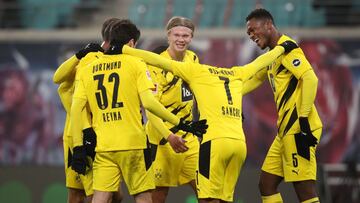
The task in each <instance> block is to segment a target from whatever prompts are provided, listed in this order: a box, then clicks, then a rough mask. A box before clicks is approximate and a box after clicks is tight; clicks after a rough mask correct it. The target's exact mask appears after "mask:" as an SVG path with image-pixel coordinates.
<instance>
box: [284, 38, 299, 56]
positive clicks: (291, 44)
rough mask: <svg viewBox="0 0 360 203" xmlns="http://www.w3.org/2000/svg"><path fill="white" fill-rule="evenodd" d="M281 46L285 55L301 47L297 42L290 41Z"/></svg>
mask: <svg viewBox="0 0 360 203" xmlns="http://www.w3.org/2000/svg"><path fill="white" fill-rule="evenodd" d="M280 46H282V47H284V49H285V52H284V53H285V54H287V53H289V52H291V51H292V50H293V49H296V48H299V46H298V45H297V44H296V43H295V42H293V41H290V40H287V41H285V42H283V43H281V44H280Z"/></svg>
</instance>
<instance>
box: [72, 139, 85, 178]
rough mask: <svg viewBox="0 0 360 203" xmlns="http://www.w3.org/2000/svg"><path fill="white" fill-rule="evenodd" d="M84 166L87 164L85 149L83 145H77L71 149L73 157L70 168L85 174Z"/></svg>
mask: <svg viewBox="0 0 360 203" xmlns="http://www.w3.org/2000/svg"><path fill="white" fill-rule="evenodd" d="M86 166H89V163H88V160H87V159H86V150H85V147H84V146H77V147H74V149H73V157H72V162H71V168H72V169H73V170H74V171H75V172H77V173H78V174H82V175H85V172H86Z"/></svg>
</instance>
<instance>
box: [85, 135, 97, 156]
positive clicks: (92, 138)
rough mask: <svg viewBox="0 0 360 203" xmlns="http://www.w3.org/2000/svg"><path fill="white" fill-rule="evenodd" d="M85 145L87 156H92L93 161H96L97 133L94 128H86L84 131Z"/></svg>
mask: <svg viewBox="0 0 360 203" xmlns="http://www.w3.org/2000/svg"><path fill="white" fill-rule="evenodd" d="M83 135H84V137H83V145H84V146H85V150H86V155H88V156H90V157H91V158H92V160H93V161H94V159H95V147H96V133H95V131H94V129H93V128H86V129H84V130H83Z"/></svg>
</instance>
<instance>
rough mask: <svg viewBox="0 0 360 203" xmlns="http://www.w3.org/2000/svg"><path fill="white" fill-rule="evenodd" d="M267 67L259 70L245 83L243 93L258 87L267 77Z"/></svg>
mask: <svg viewBox="0 0 360 203" xmlns="http://www.w3.org/2000/svg"><path fill="white" fill-rule="evenodd" d="M266 74H267V69H266V68H264V69H262V70H260V71H259V72H257V73H256V74H255V75H254V76H253V77H251V78H250V79H249V80H246V81H245V82H244V84H243V89H242V94H243V95H246V94H248V93H250V92H251V91H253V90H254V89H256V88H258V87H259V86H260V85H261V84H262V83H263V82H264V81H265V79H266Z"/></svg>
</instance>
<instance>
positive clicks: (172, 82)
mask: <svg viewBox="0 0 360 203" xmlns="http://www.w3.org/2000/svg"><path fill="white" fill-rule="evenodd" d="M177 81H179V77H177V76H174V78H173V79H172V81H170V82H169V83H168V84H167V85H166V86H165V87H166V88H165V89H164V90H163V93H165V92H166V91H168V90H169V89H170V88H172V87H173V86H175V84H176V83H177Z"/></svg>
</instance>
